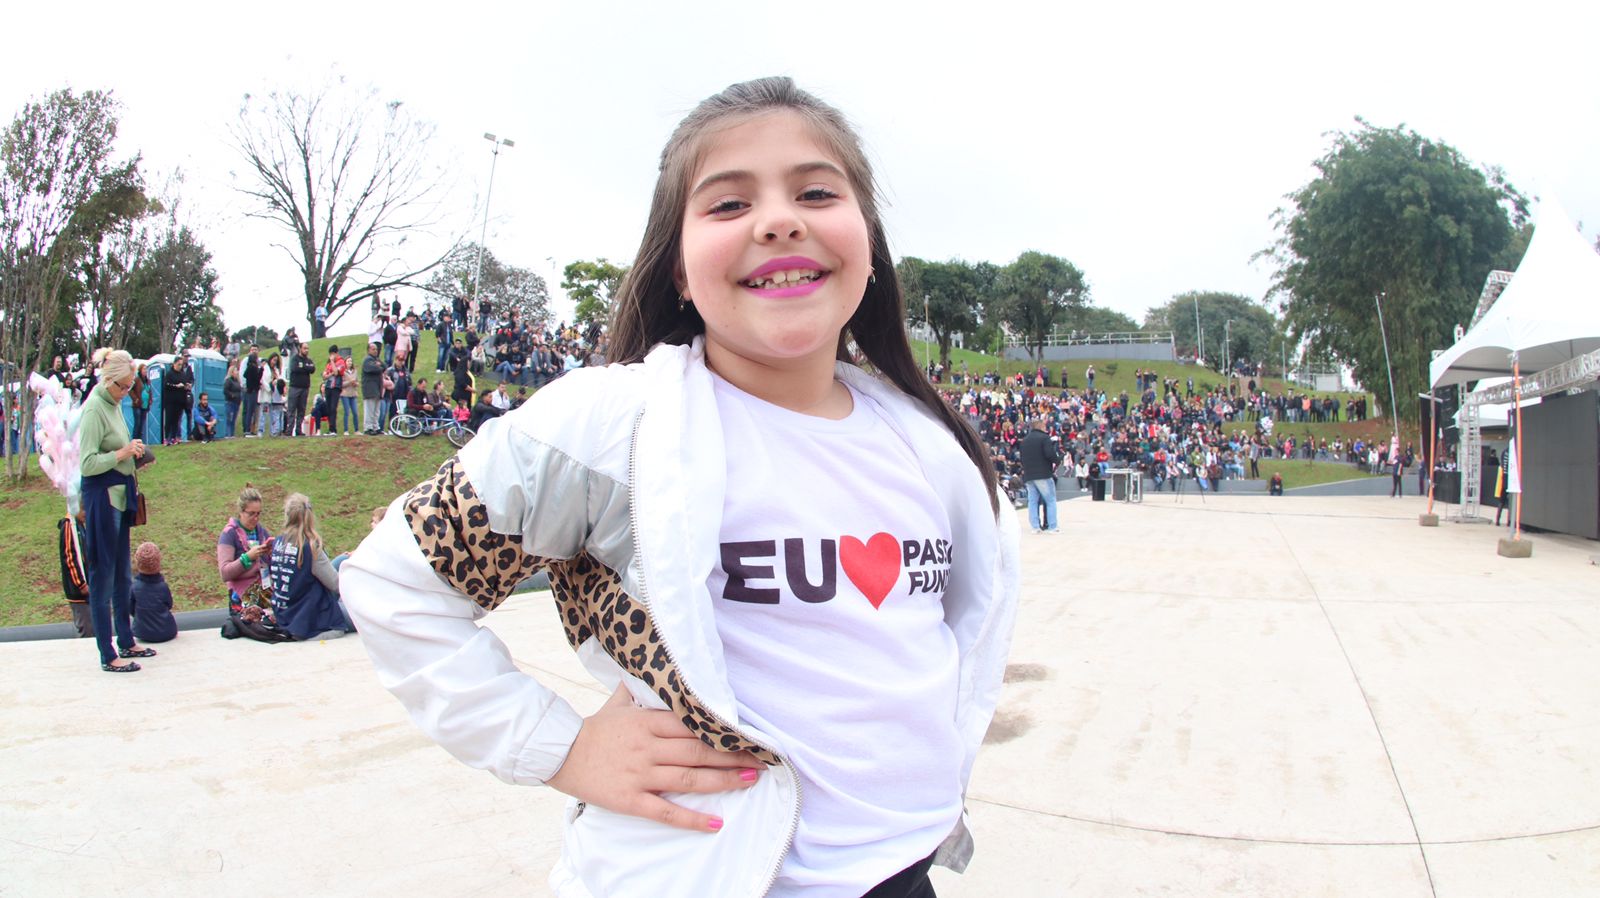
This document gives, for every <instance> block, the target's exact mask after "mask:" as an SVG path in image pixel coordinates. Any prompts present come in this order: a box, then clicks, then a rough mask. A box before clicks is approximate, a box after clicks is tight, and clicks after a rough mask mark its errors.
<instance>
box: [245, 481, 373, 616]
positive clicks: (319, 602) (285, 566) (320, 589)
mask: <svg viewBox="0 0 1600 898" xmlns="http://www.w3.org/2000/svg"><path fill="white" fill-rule="evenodd" d="M269 558H270V560H269V561H268V564H267V577H268V579H269V580H270V581H271V583H272V610H273V616H274V617H275V618H276V619H277V623H278V628H279V629H281V630H284V631H286V632H288V633H289V635H291V636H293V637H294V638H295V639H299V640H306V639H313V638H316V637H317V636H318V634H321V635H322V637H323V638H324V639H332V638H335V637H338V636H343V635H344V634H346V633H353V632H355V625H354V624H352V623H351V622H350V619H349V618H348V617H346V616H345V613H344V608H343V607H342V606H341V605H340V604H339V574H338V572H336V571H335V570H334V569H333V564H332V562H330V561H328V553H327V552H326V551H325V550H324V549H323V546H322V536H321V535H320V534H319V533H317V518H316V515H315V514H314V513H313V512H312V510H311V500H310V499H309V498H307V497H306V496H305V495H304V494H302V493H290V494H289V498H287V499H285V500H283V531H282V532H281V533H279V534H278V535H277V536H275V537H273V539H272V552H271V555H270V556H269Z"/></svg>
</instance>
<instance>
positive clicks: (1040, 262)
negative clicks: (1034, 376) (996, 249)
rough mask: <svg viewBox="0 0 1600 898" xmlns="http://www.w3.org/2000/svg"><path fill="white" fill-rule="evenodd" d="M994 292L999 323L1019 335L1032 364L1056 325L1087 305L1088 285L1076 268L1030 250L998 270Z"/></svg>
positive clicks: (1055, 258)
mask: <svg viewBox="0 0 1600 898" xmlns="http://www.w3.org/2000/svg"><path fill="white" fill-rule="evenodd" d="M995 290H996V291H997V294H998V299H997V300H996V302H997V306H996V309H995V312H996V314H997V316H998V318H999V320H1001V321H1004V322H1005V323H1006V324H1008V325H1010V327H1011V329H1012V330H1014V331H1016V332H1017V333H1020V334H1021V335H1022V337H1023V340H1024V341H1025V343H1026V345H1027V347H1028V355H1029V357H1030V358H1032V359H1033V360H1034V361H1039V360H1040V359H1041V358H1043V355H1044V342H1045V340H1046V339H1048V338H1049V337H1050V333H1051V331H1053V330H1054V329H1055V326H1056V323H1057V322H1058V321H1060V320H1061V319H1062V317H1063V316H1064V315H1066V314H1067V313H1069V312H1072V311H1075V310H1081V309H1082V308H1083V307H1084V306H1086V305H1088V302H1089V283H1088V281H1087V280H1085V279H1084V276H1083V272H1082V271H1080V270H1078V267H1077V266H1076V265H1073V264H1072V263H1071V262H1068V261H1067V260H1066V259H1063V258H1061V257H1059V256H1051V255H1047V254H1045V253H1041V252H1035V251H1033V250H1029V251H1028V252H1025V253H1023V254H1022V255H1020V256H1018V257H1017V259H1016V261H1015V262H1012V263H1011V264H1010V265H1007V266H1006V267H1005V268H1003V269H1001V270H1000V274H999V277H998V279H997V281H996V284H995Z"/></svg>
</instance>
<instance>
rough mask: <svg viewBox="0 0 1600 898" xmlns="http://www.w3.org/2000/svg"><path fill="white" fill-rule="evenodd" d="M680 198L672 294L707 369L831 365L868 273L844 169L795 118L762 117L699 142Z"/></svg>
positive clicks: (860, 221)
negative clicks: (695, 333) (701, 328)
mask: <svg viewBox="0 0 1600 898" xmlns="http://www.w3.org/2000/svg"><path fill="white" fill-rule="evenodd" d="M689 190H690V194H689V200H688V205H687V207H686V208H685V209H684V214H683V248H682V253H683V256H682V271H681V273H680V278H681V282H680V285H679V286H680V288H681V291H682V292H683V293H684V294H685V295H686V296H687V297H688V298H689V299H690V301H692V302H693V303H694V304H695V308H696V309H698V310H699V312H700V317H701V318H703V319H704V320H705V323H706V342H707V347H708V353H709V354H710V355H711V359H712V362H713V364H714V365H715V364H716V362H717V361H718V357H719V356H722V357H724V358H726V357H728V356H730V355H731V356H735V357H738V358H739V359H742V360H745V361H747V362H752V363H755V364H757V365H760V366H765V367H772V368H792V367H798V366H799V364H800V363H804V362H817V361H819V360H822V359H825V360H827V361H828V363H829V364H831V360H832V359H833V358H834V354H835V352H836V350H837V347H838V341H839V332H840V331H841V330H843V328H844V326H845V324H846V322H848V321H849V320H850V316H851V315H853V314H855V310H856V307H857V306H858V305H860V303H861V296H862V294H863V293H864V292H865V290H866V286H867V276H868V275H869V274H870V273H871V265H872V263H871V252H870V250H869V247H868V239H867V223H866V220H865V219H864V218H863V217H862V214H861V207H860V205H858V203H857V200H856V196H855V191H854V189H853V188H852V187H851V184H850V179H849V178H848V177H847V176H846V174H845V170H844V164H843V163H842V162H841V161H840V160H838V159H836V158H834V157H833V156H832V155H831V154H830V153H829V151H828V150H827V149H825V148H824V147H823V146H822V145H821V144H820V143H818V141H817V140H816V139H815V138H814V137H813V136H812V133H811V129H810V127H809V126H808V125H807V124H806V123H805V121H804V119H802V118H801V117H800V116H799V115H797V114H795V113H793V112H788V111H777V112H770V113H765V114H762V115H759V116H757V117H755V118H752V119H749V120H748V121H745V122H743V123H741V124H738V125H736V126H734V127H732V128H729V129H727V130H725V131H721V132H719V133H717V134H716V135H715V136H714V137H712V138H710V143H709V145H708V146H707V151H706V153H705V157H704V159H702V160H701V162H700V165H699V168H697V169H696V170H695V172H694V174H693V175H692V176H691V178H690V181H689Z"/></svg>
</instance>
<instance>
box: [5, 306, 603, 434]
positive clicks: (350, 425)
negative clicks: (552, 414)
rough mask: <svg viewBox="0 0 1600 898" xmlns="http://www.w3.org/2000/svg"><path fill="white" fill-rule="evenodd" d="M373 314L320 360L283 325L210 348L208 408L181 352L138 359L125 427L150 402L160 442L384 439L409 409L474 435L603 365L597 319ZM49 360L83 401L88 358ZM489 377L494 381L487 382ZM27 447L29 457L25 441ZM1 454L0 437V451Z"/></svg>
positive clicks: (142, 425)
mask: <svg viewBox="0 0 1600 898" xmlns="http://www.w3.org/2000/svg"><path fill="white" fill-rule="evenodd" d="M372 309H373V317H372V321H371V324H370V326H369V327H368V330H367V334H366V343H365V344H363V345H361V346H340V345H338V344H333V345H330V346H329V347H328V350H327V353H326V357H325V358H321V359H318V358H313V357H312V352H311V348H310V345H309V344H308V343H306V342H304V341H302V340H301V339H300V337H299V336H298V335H297V334H296V332H295V328H292V327H291V328H289V330H288V331H287V333H285V335H284V337H283V339H282V341H281V342H280V343H279V344H278V345H277V346H276V347H269V348H267V349H265V350H264V349H263V348H262V347H261V346H260V345H258V344H255V343H251V344H239V343H229V344H227V345H220V344H218V343H217V341H212V345H211V346H209V347H200V346H195V347H190V349H199V348H208V349H212V350H215V351H217V352H218V353H220V354H222V355H223V357H224V358H225V359H226V361H227V372H226V374H225V375H224V379H223V383H222V396H223V400H222V402H221V404H220V405H218V404H214V403H213V401H212V399H211V395H210V393H209V392H207V391H203V390H196V389H195V372H194V368H193V365H192V364H191V362H190V360H189V357H188V352H189V350H188V349H186V350H182V351H180V352H178V353H177V354H176V355H175V357H174V359H173V361H172V363H171V364H170V365H168V366H166V368H165V369H164V370H163V371H162V372H161V373H160V375H159V376H152V373H151V371H150V370H149V365H148V364H147V363H143V362H136V363H135V382H134V386H133V388H132V389H131V391H130V392H129V394H128V403H129V405H130V406H131V408H132V411H133V427H132V432H133V433H135V434H144V433H146V423H147V421H148V418H149V414H150V411H151V410H152V409H153V408H156V407H157V405H158V403H157V402H156V400H157V399H159V400H160V401H159V407H160V409H161V416H160V420H159V421H157V422H156V433H157V434H159V440H160V442H162V443H164V444H166V445H174V444H177V443H180V442H210V441H212V440H217V439H227V438H231V437H269V436H313V435H321V436H334V435H352V434H355V433H357V432H361V433H366V434H378V433H382V432H384V430H385V428H386V427H387V426H388V422H389V420H390V418H392V417H393V416H394V415H395V414H396V413H400V412H405V411H407V410H410V411H412V412H414V413H415V412H420V413H421V414H420V415H419V417H434V418H439V419H454V420H458V421H460V422H461V423H462V424H465V425H467V426H469V427H471V428H473V429H476V427H477V425H478V424H480V423H481V422H482V421H483V420H484V419H486V418H489V417H493V416H495V415H496V414H501V413H504V412H505V411H508V410H510V409H512V408H515V407H516V406H518V405H520V404H521V403H522V402H523V401H525V400H526V399H527V397H528V393H529V391H530V390H533V389H538V388H539V387H542V386H544V385H545V384H547V383H549V382H551V381H552V380H555V379H556V378H558V377H560V376H562V375H563V374H565V373H567V372H569V371H572V370H574V369H576V368H582V367H585V366H591V365H603V364H605V360H606V359H605V353H606V346H607V336H606V334H605V332H604V330H603V328H601V326H600V325H599V324H591V325H589V326H588V327H586V328H583V329H581V330H580V329H579V328H578V327H576V326H574V325H569V324H567V323H565V322H562V323H559V324H556V325H554V326H549V325H546V324H544V323H542V322H527V321H524V320H522V317H521V316H520V315H519V314H518V313H517V311H516V310H512V311H511V313H510V314H509V315H508V316H506V317H505V318H503V319H502V318H498V317H496V316H494V315H493V314H492V309H491V303H490V302H489V301H488V300H484V301H483V302H481V303H477V304H469V303H468V302H467V301H466V300H465V299H464V298H460V297H458V298H457V299H456V300H455V301H454V303H453V304H452V307H449V308H441V309H437V310H435V309H434V308H433V307H432V306H431V305H430V306H428V307H425V308H424V309H423V311H422V312H421V313H418V312H417V311H416V310H415V309H408V310H405V311H404V312H403V313H402V311H401V305H400V302H399V300H393V301H392V302H390V303H388V304H381V303H380V301H379V300H378V299H377V298H376V297H374V299H373V304H372ZM425 330H428V331H432V332H433V333H434V335H435V337H436V339H437V341H438V353H437V356H436V358H434V359H432V360H431V361H432V369H431V371H430V372H428V373H425V374H422V375H419V374H418V368H417V359H418V356H419V354H420V353H419V350H420V348H421V345H422V344H421V336H420V335H421V334H422V332H423V331H425ZM78 361H79V360H78V359H77V358H75V357H70V356H57V357H56V358H55V359H54V361H53V364H52V366H51V368H50V370H49V372H47V376H49V377H51V378H53V379H55V380H58V381H59V382H60V383H61V384H62V385H63V386H64V387H66V388H67V390H68V392H69V393H70V394H71V395H72V396H73V398H74V400H75V401H77V402H82V401H84V400H85V399H87V397H88V395H89V392H90V390H92V389H93V387H94V385H95V383H96V382H97V377H98V372H97V370H96V365H95V363H94V362H93V360H88V361H86V362H84V363H82V364H81V365H80V364H78ZM496 381H498V382H499V385H498V386H497V385H496V383H495V382H496ZM12 418H13V420H12V421H11V422H8V423H10V425H11V426H10V430H11V434H10V436H11V447H10V451H13V452H16V451H21V449H22V448H23V440H22V434H21V433H20V429H21V422H20V406H16V405H13V407H12ZM27 449H28V451H30V452H31V451H34V448H33V445H32V443H31V441H30V443H29V445H28V446H27ZM6 450H7V447H6V446H5V445H4V441H0V454H3V453H4V452H5V451H6Z"/></svg>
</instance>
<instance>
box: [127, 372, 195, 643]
mask: <svg viewBox="0 0 1600 898" xmlns="http://www.w3.org/2000/svg"><path fill="white" fill-rule="evenodd" d="M200 395H201V396H202V397H203V396H204V395H205V394H204V393H202V394H200ZM133 569H134V571H135V573H134V576H133V638H135V639H137V640H139V641H140V642H171V641H172V640H174V639H176V638H177V637H178V620H177V618H175V617H173V616H172V590H171V589H170V588H169V587H168V586H167V578H166V577H163V576H161V549H160V547H159V546H157V545H156V544H155V543H152V542H142V543H140V544H139V548H138V549H135V550H134V553H133Z"/></svg>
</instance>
